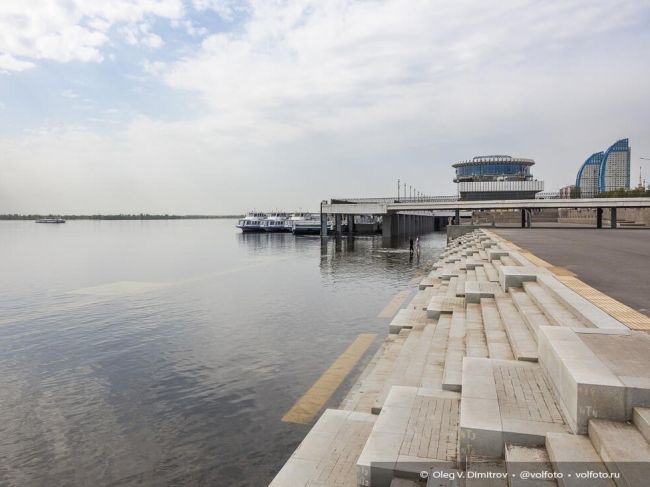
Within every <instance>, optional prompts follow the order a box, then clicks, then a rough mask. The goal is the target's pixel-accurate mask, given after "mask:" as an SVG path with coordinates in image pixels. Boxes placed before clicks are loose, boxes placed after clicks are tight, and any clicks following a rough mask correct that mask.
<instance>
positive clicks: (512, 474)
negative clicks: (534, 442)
mask: <svg viewBox="0 0 650 487" xmlns="http://www.w3.org/2000/svg"><path fill="white" fill-rule="evenodd" d="M505 460H506V469H507V471H508V484H509V485H510V487H533V486H535V487H552V486H556V485H557V482H556V481H555V480H552V479H551V480H544V479H537V478H524V477H523V476H522V473H524V472H526V473H530V474H534V475H540V476H544V475H545V474H552V472H553V466H552V465H551V461H550V460H549V458H548V454H547V453H546V448H544V447H543V446H539V447H530V446H519V445H513V444H510V443H508V444H506V447H505Z"/></svg>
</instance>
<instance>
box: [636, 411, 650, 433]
mask: <svg viewBox="0 0 650 487" xmlns="http://www.w3.org/2000/svg"><path fill="white" fill-rule="evenodd" d="M632 421H633V422H634V426H636V428H637V429H638V430H639V433H641V434H642V435H643V437H644V438H645V439H646V441H650V408H634V409H633V410H632Z"/></svg>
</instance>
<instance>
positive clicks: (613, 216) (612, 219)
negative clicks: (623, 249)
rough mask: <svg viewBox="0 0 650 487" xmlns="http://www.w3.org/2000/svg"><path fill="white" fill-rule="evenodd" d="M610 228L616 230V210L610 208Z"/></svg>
mask: <svg viewBox="0 0 650 487" xmlns="http://www.w3.org/2000/svg"><path fill="white" fill-rule="evenodd" d="M609 211H610V219H609V220H610V226H611V227H612V228H616V208H611V209H610V210H609Z"/></svg>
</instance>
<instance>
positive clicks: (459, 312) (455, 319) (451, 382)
mask: <svg viewBox="0 0 650 487" xmlns="http://www.w3.org/2000/svg"><path fill="white" fill-rule="evenodd" d="M466 333H467V330H466V314H465V310H463V309H460V308H457V309H456V310H454V313H453V314H452V317H451V326H450V328H449V339H448V342H447V353H446V354H445V367H444V371H443V374H442V388H443V389H444V390H447V391H460V390H461V385H462V377H463V357H464V356H465V335H466Z"/></svg>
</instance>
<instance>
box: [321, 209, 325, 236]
mask: <svg viewBox="0 0 650 487" xmlns="http://www.w3.org/2000/svg"><path fill="white" fill-rule="evenodd" d="M320 236H321V237H327V213H321V214H320Z"/></svg>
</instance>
